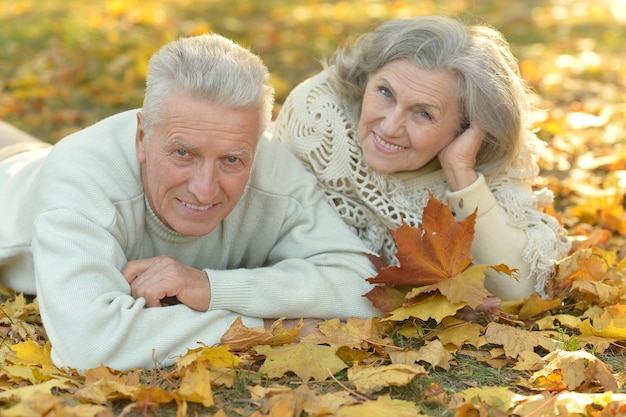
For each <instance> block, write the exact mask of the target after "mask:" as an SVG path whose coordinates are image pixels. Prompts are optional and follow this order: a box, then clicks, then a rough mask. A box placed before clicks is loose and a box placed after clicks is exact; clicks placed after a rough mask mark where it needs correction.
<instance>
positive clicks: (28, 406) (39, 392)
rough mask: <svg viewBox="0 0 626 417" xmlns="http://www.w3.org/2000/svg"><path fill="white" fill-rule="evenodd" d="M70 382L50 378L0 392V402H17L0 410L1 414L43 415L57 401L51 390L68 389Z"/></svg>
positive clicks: (21, 416)
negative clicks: (38, 382)
mask: <svg viewBox="0 0 626 417" xmlns="http://www.w3.org/2000/svg"><path fill="white" fill-rule="evenodd" d="M71 386H72V385H71V384H70V383H69V382H68V381H63V380H57V379H51V380H49V381H45V382H42V383H40V384H36V385H27V386H24V387H19V388H14V389H11V390H8V391H3V392H0V402H3V403H8V402H9V401H16V400H19V402H18V403H17V404H16V405H14V406H13V407H10V408H8V409H3V410H2V416H10V417H24V416H33V415H36V416H43V415H47V414H48V412H49V411H50V410H51V409H52V408H53V407H54V406H55V405H56V404H58V403H59V398H58V397H57V396H54V395H52V393H51V391H52V390H59V389H69V388H71Z"/></svg>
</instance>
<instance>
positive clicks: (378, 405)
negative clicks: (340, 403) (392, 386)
mask: <svg viewBox="0 0 626 417" xmlns="http://www.w3.org/2000/svg"><path fill="white" fill-rule="evenodd" d="M421 411H422V410H421V409H420V408H419V407H418V406H417V405H416V404H415V403H413V402H410V401H403V400H396V399H392V398H391V397H390V396H389V395H388V394H385V395H381V396H380V397H378V398H377V399H376V400H375V401H366V402H364V403H362V404H357V405H353V406H350V407H343V408H341V409H340V410H339V411H338V412H337V417H363V416H367V417H389V416H394V417H422V416H426V415H427V414H422V412H421Z"/></svg>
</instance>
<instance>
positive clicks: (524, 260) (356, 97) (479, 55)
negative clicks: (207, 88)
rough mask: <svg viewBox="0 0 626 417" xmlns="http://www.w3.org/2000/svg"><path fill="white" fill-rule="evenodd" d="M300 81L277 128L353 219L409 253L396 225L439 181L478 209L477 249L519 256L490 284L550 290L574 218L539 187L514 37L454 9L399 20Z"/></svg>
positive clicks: (501, 259)
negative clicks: (549, 209)
mask: <svg viewBox="0 0 626 417" xmlns="http://www.w3.org/2000/svg"><path fill="white" fill-rule="evenodd" d="M324 66H325V69H324V70H323V71H322V72H320V73H319V74H317V75H315V76H313V77H312V78H310V79H308V80H306V81H304V82H303V83H302V84H300V85H299V86H297V87H296V88H295V89H294V90H293V91H292V92H291V93H290V95H289V97H288V98H287V99H286V101H285V103H284V106H283V107H282V109H281V111H280V113H279V115H278V117H277V120H276V124H275V130H274V134H275V137H277V138H278V139H280V140H281V141H283V142H285V143H286V144H287V145H288V146H289V148H290V149H291V151H292V152H293V153H294V154H296V156H298V158H299V159H300V160H302V161H303V162H304V164H305V165H306V166H307V168H308V169H309V170H310V171H312V172H313V173H315V175H316V176H317V178H318V183H319V185H320V186H321V187H322V188H323V189H324V191H325V193H326V195H327V198H328V200H329V201H330V202H331V203H332V205H333V206H334V207H335V209H336V210H337V212H338V213H339V214H340V215H341V216H342V218H343V220H344V221H345V222H346V223H347V224H348V225H350V226H351V227H352V229H353V230H354V231H355V233H357V235H358V236H359V237H360V238H361V239H362V240H363V241H364V242H366V243H367V245H368V246H369V247H370V249H372V250H374V251H376V252H378V253H380V254H381V255H383V256H384V258H385V259H386V260H387V262H389V263H390V264H393V263H397V260H396V259H395V257H394V255H395V252H396V247H395V243H394V240H393V237H392V235H391V233H390V229H394V228H396V227H398V226H399V225H400V224H401V223H402V221H404V222H405V223H407V224H409V225H412V226H419V225H420V221H421V218H422V211H423V209H424V207H425V205H426V203H427V201H428V191H431V192H432V193H433V194H434V195H435V196H436V197H437V198H438V199H439V200H441V201H443V202H445V203H447V204H449V205H450V207H451V209H452V211H453V213H454V214H455V216H456V218H457V219H459V220H460V219H463V218H465V217H466V216H467V215H469V214H471V213H473V212H474V210H476V209H477V218H476V224H475V236H474V242H473V246H472V258H473V260H474V262H475V263H481V264H501V263H504V264H507V265H508V266H509V267H511V268H516V269H517V270H518V272H519V276H518V277H516V278H514V277H510V276H506V275H503V274H496V273H493V274H492V275H490V276H489V277H488V278H487V280H486V287H487V289H489V290H490V291H491V292H492V293H493V294H494V295H496V296H497V297H500V298H501V299H517V298H524V297H528V296H529V295H530V294H531V293H533V292H534V291H535V292H537V293H539V294H540V295H545V284H546V282H547V280H548V279H549V278H550V277H551V275H552V273H553V268H554V266H553V264H554V261H555V260H556V259H558V258H559V257H561V256H563V255H565V254H567V252H568V250H569V247H570V242H569V240H568V237H567V233H566V231H565V230H564V229H563V228H562V227H561V226H560V225H559V223H558V222H557V221H556V220H555V219H554V218H553V217H551V216H549V215H547V214H545V213H544V212H543V211H542V208H544V207H545V206H547V205H549V204H550V203H551V202H552V198H553V196H552V194H551V192H550V191H549V190H546V189H543V190H539V191H533V190H532V188H531V185H532V183H533V181H534V179H535V177H536V176H537V175H538V167H537V164H536V161H535V159H536V157H537V156H538V155H539V153H540V152H541V150H542V149H543V147H542V142H541V141H539V139H537V138H536V137H535V135H533V133H531V132H530V131H529V126H528V124H529V123H528V115H529V107H530V104H529V92H528V89H527V87H526V85H525V83H524V81H523V79H522V78H521V77H520V75H519V70H518V67H517V64H516V60H515V58H514V56H513V55H512V53H511V51H510V49H509V46H508V44H507V42H506V40H505V39H504V38H503V36H502V35H501V34H500V33H499V32H498V31H496V30H494V29H492V28H489V27H486V26H482V25H475V26H468V25H465V24H463V23H461V22H459V21H457V20H455V19H452V18H447V17H443V16H426V17H416V18H412V19H399V20H394V21H390V22H387V23H385V24H383V25H382V26H380V27H379V28H378V29H377V30H376V31H374V32H372V33H366V34H364V35H362V36H360V37H359V38H358V39H357V40H356V42H355V43H354V44H353V45H352V46H345V47H341V48H339V49H338V50H337V51H336V52H335V54H334V56H333V57H332V58H331V59H330V61H329V62H326V63H325V65H324Z"/></svg>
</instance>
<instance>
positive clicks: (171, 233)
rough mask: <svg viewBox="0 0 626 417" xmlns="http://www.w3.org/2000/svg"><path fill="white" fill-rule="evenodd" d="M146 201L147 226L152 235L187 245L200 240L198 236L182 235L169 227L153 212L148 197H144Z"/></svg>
mask: <svg viewBox="0 0 626 417" xmlns="http://www.w3.org/2000/svg"><path fill="white" fill-rule="evenodd" d="M144 201H145V205H146V226H147V228H148V230H149V231H150V232H151V233H152V234H154V235H156V236H158V237H159V238H161V239H163V240H165V241H167V242H172V243H187V242H192V241H194V240H197V239H198V238H199V237H198V236H186V235H182V234H180V233H178V232H177V231H176V230H174V229H172V228H170V227H168V226H167V225H166V224H165V223H163V222H162V221H161V219H159V217H158V216H157V215H156V213H155V212H154V210H152V206H150V202H149V201H148V197H146V196H144Z"/></svg>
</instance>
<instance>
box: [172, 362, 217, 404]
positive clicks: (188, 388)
mask: <svg viewBox="0 0 626 417" xmlns="http://www.w3.org/2000/svg"><path fill="white" fill-rule="evenodd" d="M210 367H211V365H210V364H209V363H207V362H194V363H193V364H191V365H190V366H188V367H187V368H186V369H185V373H184V375H183V376H182V378H181V380H180V386H179V387H178V391H177V392H178V394H179V395H180V397H181V399H183V400H186V401H191V402H195V403H200V404H202V405H203V406H204V407H210V406H212V405H213V404H214V402H213V391H212V390H211V372H210Z"/></svg>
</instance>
